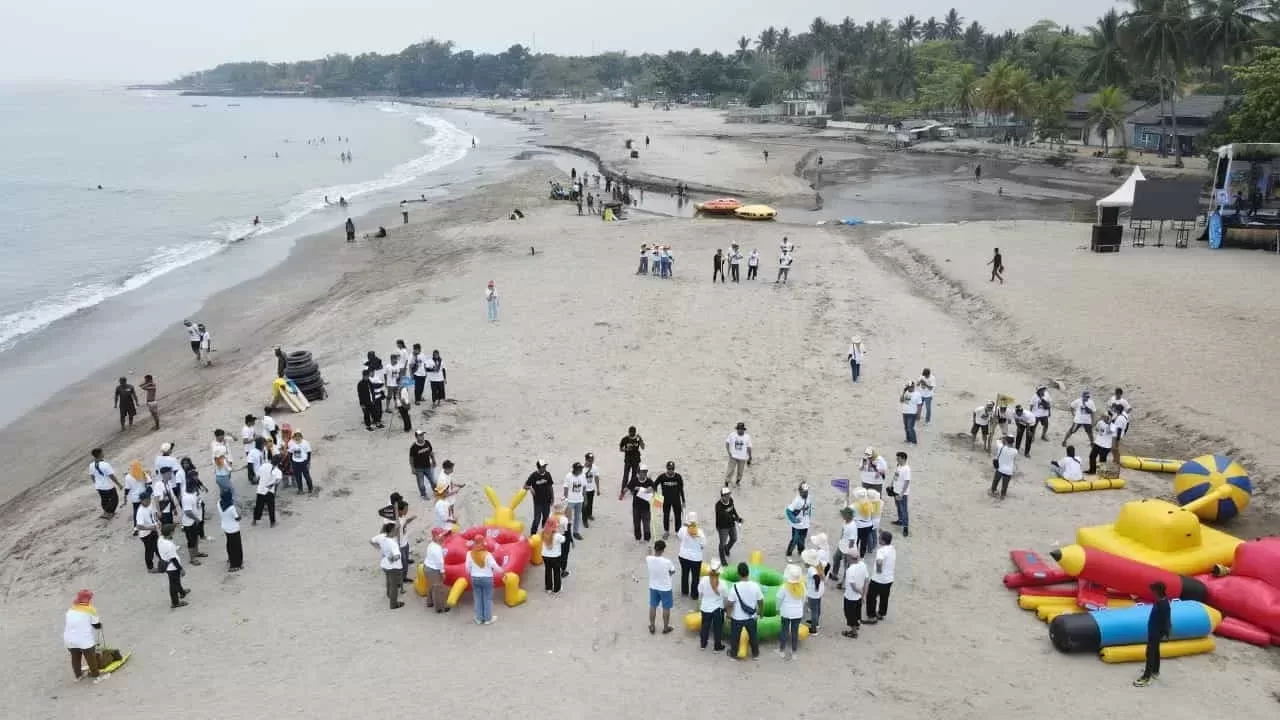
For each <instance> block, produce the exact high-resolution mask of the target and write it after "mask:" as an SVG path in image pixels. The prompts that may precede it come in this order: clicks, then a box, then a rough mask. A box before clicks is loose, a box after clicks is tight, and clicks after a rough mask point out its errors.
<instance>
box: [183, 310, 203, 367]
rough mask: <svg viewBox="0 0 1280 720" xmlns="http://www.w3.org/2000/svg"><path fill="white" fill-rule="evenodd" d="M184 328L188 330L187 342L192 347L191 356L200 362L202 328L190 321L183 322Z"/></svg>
mask: <svg viewBox="0 0 1280 720" xmlns="http://www.w3.org/2000/svg"><path fill="white" fill-rule="evenodd" d="M182 326H183V327H184V328H186V329H187V342H188V344H189V345H191V354H192V355H195V356H196V362H200V328H198V327H196V324H195V323H193V322H191V321H190V320H183V321H182Z"/></svg>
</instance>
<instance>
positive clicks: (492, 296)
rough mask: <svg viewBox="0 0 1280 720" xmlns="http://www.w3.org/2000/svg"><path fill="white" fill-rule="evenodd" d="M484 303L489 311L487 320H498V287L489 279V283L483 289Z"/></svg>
mask: <svg viewBox="0 0 1280 720" xmlns="http://www.w3.org/2000/svg"><path fill="white" fill-rule="evenodd" d="M484 304H485V307H486V308H488V311H489V322H498V305H499V302H498V288H497V287H496V286H495V285H494V284H493V281H492V280H490V281H489V285H488V287H487V288H485V291H484Z"/></svg>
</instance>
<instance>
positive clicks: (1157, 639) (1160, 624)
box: [1133, 582, 1173, 687]
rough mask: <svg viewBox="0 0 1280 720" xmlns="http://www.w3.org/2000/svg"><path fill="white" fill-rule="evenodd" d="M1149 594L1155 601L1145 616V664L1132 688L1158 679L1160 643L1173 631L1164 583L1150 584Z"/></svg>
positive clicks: (1144, 685)
mask: <svg viewBox="0 0 1280 720" xmlns="http://www.w3.org/2000/svg"><path fill="white" fill-rule="evenodd" d="M1151 594H1152V595H1154V596H1155V599H1156V600H1155V602H1153V603H1152V604H1151V614H1150V615H1148V616H1147V664H1146V666H1145V667H1143V668H1142V675H1140V676H1139V677H1138V679H1137V680H1134V681H1133V686H1134V687H1146V686H1148V685H1150V684H1151V681H1152V680H1155V679H1156V678H1158V677H1160V643H1161V642H1163V641H1165V640H1168V639H1169V633H1170V632H1172V630H1173V625H1172V622H1171V618H1170V608H1169V596H1168V590H1167V589H1166V588H1165V585H1164V583H1162V582H1154V583H1151Z"/></svg>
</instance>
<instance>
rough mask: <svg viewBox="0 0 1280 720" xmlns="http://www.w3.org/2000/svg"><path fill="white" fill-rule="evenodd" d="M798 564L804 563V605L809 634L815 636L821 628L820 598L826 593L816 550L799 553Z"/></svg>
mask: <svg viewBox="0 0 1280 720" xmlns="http://www.w3.org/2000/svg"><path fill="white" fill-rule="evenodd" d="M800 562H802V563H804V603H805V609H806V610H808V611H809V634H810V635H817V634H818V630H820V629H821V628H822V596H823V595H825V594H826V592H827V584H826V583H824V582H823V581H822V580H823V577H824V575H823V572H822V558H821V557H820V556H819V553H818V549H817V548H809V549H808V550H805V551H804V552H802V553H800Z"/></svg>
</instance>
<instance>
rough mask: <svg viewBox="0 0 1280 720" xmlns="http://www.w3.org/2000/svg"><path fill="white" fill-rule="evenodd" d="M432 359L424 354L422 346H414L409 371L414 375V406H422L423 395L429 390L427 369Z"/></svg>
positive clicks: (416, 344) (419, 344) (415, 344)
mask: <svg viewBox="0 0 1280 720" xmlns="http://www.w3.org/2000/svg"><path fill="white" fill-rule="evenodd" d="M429 366H430V358H428V357H427V356H426V355H425V354H423V352H422V344H421V343H414V344H413V353H412V354H411V355H410V359H409V371H410V372H412V373H413V404H414V405H421V404H422V393H423V391H425V390H426V389H427V368H428V367H429Z"/></svg>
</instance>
